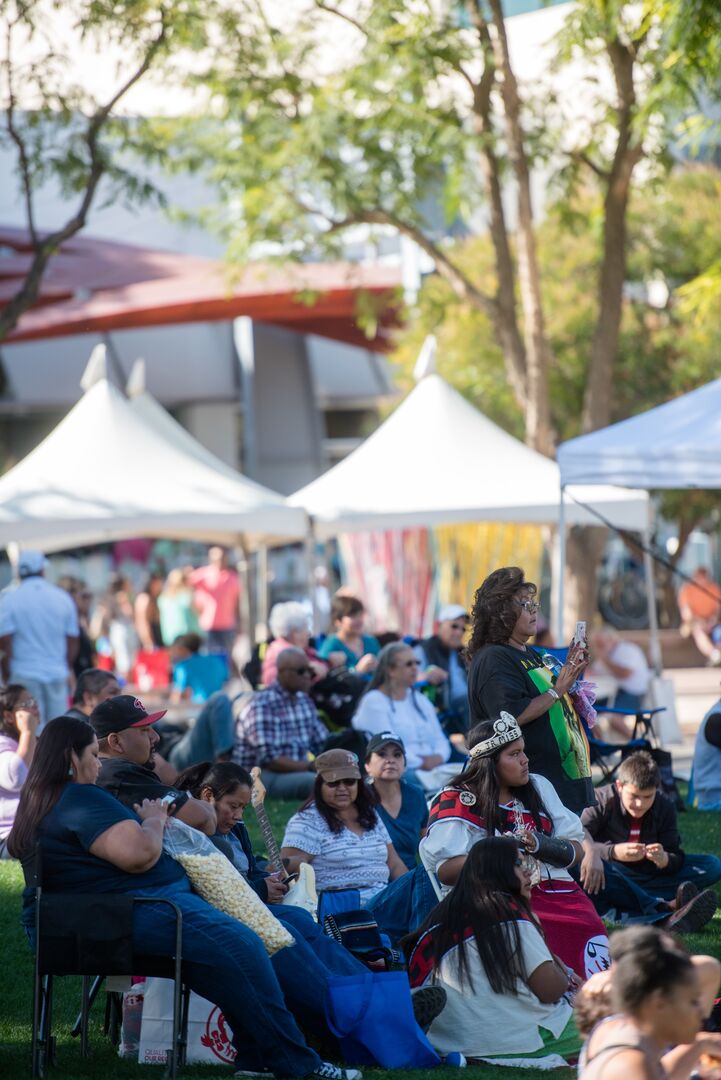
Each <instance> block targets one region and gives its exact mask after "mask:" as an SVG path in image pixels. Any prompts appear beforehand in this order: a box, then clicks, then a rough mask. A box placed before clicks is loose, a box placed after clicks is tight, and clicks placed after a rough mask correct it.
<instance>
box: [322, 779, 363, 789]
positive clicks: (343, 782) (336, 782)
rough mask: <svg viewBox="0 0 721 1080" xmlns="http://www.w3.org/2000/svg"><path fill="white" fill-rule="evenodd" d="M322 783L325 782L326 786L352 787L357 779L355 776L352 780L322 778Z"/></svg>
mask: <svg viewBox="0 0 721 1080" xmlns="http://www.w3.org/2000/svg"><path fill="white" fill-rule="evenodd" d="M323 783H324V784H327V785H328V787H353V785H354V784H357V783H358V780H357V779H355V778H353V779H352V780H349V779H343V780H324V781H323Z"/></svg>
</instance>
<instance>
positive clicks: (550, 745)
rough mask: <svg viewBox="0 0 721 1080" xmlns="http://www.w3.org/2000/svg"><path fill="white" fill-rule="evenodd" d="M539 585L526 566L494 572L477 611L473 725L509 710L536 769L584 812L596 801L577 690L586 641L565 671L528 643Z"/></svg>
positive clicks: (471, 648) (471, 645)
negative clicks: (547, 663)
mask: <svg viewBox="0 0 721 1080" xmlns="http://www.w3.org/2000/svg"><path fill="white" fill-rule="evenodd" d="M537 592H538V590H537V588H536V586H535V585H534V584H533V582H530V581H526V580H525V577H524V573H523V570H522V569H521V568H520V567H518V566H504V567H502V568H501V569H500V570H494V571H493V573H492V574H489V575H488V577H487V578H486V580H485V581H484V582H483V584H482V585H481V587H480V588H479V589H477V590H476V595H475V598H474V602H473V609H472V611H471V625H472V629H471V637H470V640H469V642H468V646H467V649H466V655H467V658H468V661H469V663H470V671H469V675H468V701H469V704H470V710H471V723H472V724H477V723H479V722H480V721H481V720H491V719H494V718H495V717H497V716H500V714H501V713H502V712H508V713H510V714H511V715H512V716H514V717H515V718H516V720H517V721H518V723H519V725H520V726H521V728H522V730H523V737H524V740H525V749H526V754H527V755H528V757H529V759H530V762H531V771H532V772H534V773H539V774H540V775H541V776H545V777H546V779H547V780H550V781H551V783H552V784H553V786H554V788H555V789H556V792H557V793H558V795H559V797H560V799H561V802H562V803H563V804H564V806H567V807H568V809H569V810H573V811H574V813H576V814H580V813H581V812H582V810H584V809H585V808H586V807H587V806H593V804H594V803H595V801H596V800H595V797H594V793H593V784H592V782H591V761H590V754H589V748H588V740H587V738H586V735H585V732H584V730H583V727H582V725H581V721H580V719H579V717H578V715H577V713H576V710H575V709H574V707H573V702H572V701H571V698H570V696H569V693H568V692H569V690H570V689H571V687H572V686H573V684H574V683H575V681H576V679H578V678H579V677H580V676H581V675H582V674H583V671H584V670H585V668H586V666H587V664H588V654H587V651H586V647H585V642H580V643H577V644H572V645H571V648H570V649H569V650H568V658H567V660H566V663H565V664H564V665H563V667H562V668H561V670H560V671H559V673H558V675H557V676H554V675H553V673H552V672H551V671H549V669H548V668H546V666H545V665H544V663H543V659H542V654H541V652H538V651H536V650H535V649H533V648H531V647H530V646H529V645H528V644H527V643H528V641H529V639H530V638H532V637H533V636H534V634H535V633H536V613H537V611H538V603H537V601H536V594H537Z"/></svg>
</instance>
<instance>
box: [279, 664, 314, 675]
mask: <svg viewBox="0 0 721 1080" xmlns="http://www.w3.org/2000/svg"><path fill="white" fill-rule="evenodd" d="M285 670H286V671H292V672H293V674H294V675H312V674H313V668H312V667H309V666H308V665H307V664H304V665H303V667H288V668H285Z"/></svg>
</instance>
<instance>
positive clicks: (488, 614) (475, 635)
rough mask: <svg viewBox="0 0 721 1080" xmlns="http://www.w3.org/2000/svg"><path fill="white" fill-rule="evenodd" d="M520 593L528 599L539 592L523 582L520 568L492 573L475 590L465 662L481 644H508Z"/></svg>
mask: <svg viewBox="0 0 721 1080" xmlns="http://www.w3.org/2000/svg"><path fill="white" fill-rule="evenodd" d="M521 591H523V592H527V593H528V595H529V597H531V596H535V595H536V593H537V592H538V589H537V588H536V586H535V585H534V583H533V582H532V581H526V580H525V578H524V575H523V570H521V568H520V566H502V567H501V569H500V570H494V571H493V573H492V574H489V575H488V577H487V578H486V580H485V581H484V582H483V584H482V585H481V586H480V588H478V589H476V593H475V596H474V597H473V607H472V608H471V627H472V629H471V636H470V639H469V641H468V644H467V645H466V650H465V656H466V661H467V662H468V663H470V661H471V660H472V659H473V657H474V656H475V655H476V653H477V652H478V650H479V649H482V648H483V646H484V645H503V644H505V643H506V642H507V641H508V639H509V638H510V636H511V634H512V633H513V627H514V626H515V625H516V620H517V619H518V616H519V613H520V608H519V606H518V594H519V592H521Z"/></svg>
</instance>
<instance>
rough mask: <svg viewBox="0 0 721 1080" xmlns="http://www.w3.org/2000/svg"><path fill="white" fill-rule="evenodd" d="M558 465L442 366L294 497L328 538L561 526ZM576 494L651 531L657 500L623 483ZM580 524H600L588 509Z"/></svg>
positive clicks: (573, 512)
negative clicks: (444, 527) (468, 527)
mask: <svg viewBox="0 0 721 1080" xmlns="http://www.w3.org/2000/svg"><path fill="white" fill-rule="evenodd" d="M558 487H559V471H558V466H557V465H556V463H555V462H553V461H551V460H549V459H548V458H546V457H544V456H543V455H542V454H539V453H537V452H536V451H535V450H531V449H530V448H529V447H528V446H525V445H524V444H523V443H522V442H520V441H519V440H518V439H515V438H513V436H512V435H509V434H508V433H507V432H505V431H503V430H502V429H501V428H499V427H498V426H497V425H496V424H494V423H492V422H491V421H490V420H489V419H488V418H487V417H485V416H483V414H482V413H480V412H478V410H477V409H475V408H474V407H473V406H472V405H471V404H470V403H469V402H467V401H466V400H465V398H463V397H462V396H461V395H460V394H459V393H458V392H457V391H456V390H454V389H453V388H452V387H451V386H449V385H448V383H447V382H445V381H444V379H442V378H441V377H440V375H437V374H435V373H431V374H427V375H425V377H423V378H422V379H421V380H420V382H419V383H418V385H417V386H416V387H415V388H414V389H413V390H412V392H411V393H410V394H409V395H408V397H407V398H406V399H405V400H404V401H403V402H402V403H401V404H400V405H399V406H398V408H397V409H396V410H395V411H394V412H393V413H392V415H391V416H390V417H389V418H388V419H387V420H386V421H385V423H383V424H382V425H381V426H380V427H379V428H378V429H377V430H376V431H375V432H374V433H373V434H372V435H371V436H369V438H367V439H366V440H365V441H364V442H363V444H362V445H361V446H360V447H358V449H357V450H355V451H354V452H353V453H352V454H350V455H349V456H348V457H347V458H345V459H344V460H343V461H341V462H340V463H339V464H338V465H335V466H334V467H333V468H332V469H330V470H329V471H328V472H327V473H325V474H324V475H323V476H321V477H319V478H318V479H317V480H314V481H313V482H312V483H310V484H308V485H307V486H306V487H304V488H301V490H300V491H296V492H295V493H294V494H293V495H291V496H290V498H289V500H288V501H289V502H290V503H292V504H293V505H294V506H297V507H303V508H304V509H305V510H306V511H307V512H308V514H309V515H310V517H311V519H312V522H313V527H314V529H315V532H316V535H317V536H318V537H319V538H321V539H322V538H326V537H330V536H335V535H336V534H337V533H341V532H358V531H361V530H369V529H400V528H407V527H411V526H433V525H440V524H452V523H453V522H462V521H466V522H468V521H503V522H523V523H531V524H532V523H539V524H546V523H551V524H553V523H557V522H558V518H559V503H558ZM573 493H574V495H575V496H576V498H578V499H579V501H580V502H582V503H587V504H592V505H593V506H595V507H597V508H598V509H599V510H600V511H601V512H602V513H603V515H604V517H607V518H608V519H609V520H610V521H612V522H613V523H614V525H617V526H619V527H622V528H627V529H644V528H645V527H646V524H647V518H648V509H647V506H648V497H647V496H646V494H645V493H644V494H639V493H632V492H628V491H624V490H622V489H619V488H613V487H603V488H597V487H594V488H579V489H574V492H573ZM567 520H568V521H569V522H570V523H572V524H595V523H597V522H596V519H595V518H594V517H593V515H592V514H590V513H589V512H588V510H586V509H584V508H583V507H582V506H578V505H573V506H569V507H568V517H567Z"/></svg>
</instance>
